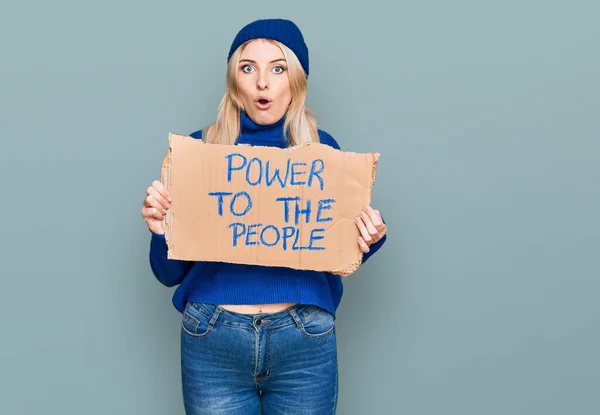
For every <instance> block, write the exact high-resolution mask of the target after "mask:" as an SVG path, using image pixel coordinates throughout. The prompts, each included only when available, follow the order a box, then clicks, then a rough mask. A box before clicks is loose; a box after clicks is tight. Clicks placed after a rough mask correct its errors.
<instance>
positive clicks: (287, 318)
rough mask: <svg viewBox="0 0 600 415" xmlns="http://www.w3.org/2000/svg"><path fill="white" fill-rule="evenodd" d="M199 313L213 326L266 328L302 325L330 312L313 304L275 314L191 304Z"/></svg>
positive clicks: (298, 305)
mask: <svg viewBox="0 0 600 415" xmlns="http://www.w3.org/2000/svg"><path fill="white" fill-rule="evenodd" d="M188 304H189V306H190V307H193V308H194V309H195V310H196V311H197V312H199V313H201V314H203V315H204V316H205V317H207V318H209V319H211V322H212V324H214V323H216V322H219V323H222V324H227V325H230V326H235V327H244V328H252V327H255V325H256V323H257V322H259V324H260V325H263V326H264V327H280V326H285V325H288V324H301V323H300V320H304V319H306V318H308V317H310V316H311V315H312V314H314V313H317V312H328V311H327V310H324V309H322V308H321V307H318V306H316V305H312V304H295V305H293V306H292V307H290V308H288V309H285V310H281V311H277V312H275V313H257V314H242V313H236V312H233V311H229V310H226V309H224V308H223V307H221V306H220V305H216V304H208V303H197V302H191V301H190V302H189V303H188Z"/></svg>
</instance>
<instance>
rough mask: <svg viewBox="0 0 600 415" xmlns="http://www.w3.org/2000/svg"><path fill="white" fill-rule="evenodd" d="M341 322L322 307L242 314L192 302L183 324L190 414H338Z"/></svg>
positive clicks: (184, 373)
mask: <svg viewBox="0 0 600 415" xmlns="http://www.w3.org/2000/svg"><path fill="white" fill-rule="evenodd" d="M337 365H338V362H337V346H336V336H335V320H334V317H333V315H332V314H331V313H329V312H328V311H326V310H324V309H322V308H320V307H317V306H314V305H296V306H294V307H292V308H289V309H287V310H283V311H280V312H277V313H272V314H267V313H263V314H253V315H249V314H239V313H234V312H231V311H228V310H225V309H224V308H222V307H220V306H218V305H212V304H205V303H193V302H188V303H187V305H186V307H185V310H184V312H183V316H182V324H181V376H182V387H183V401H184V406H185V411H186V414H189V415H195V414H211V415H212V414H227V415H250V414H252V415H256V414H263V415H276V414H285V415H295V414H319V415H329V414H335V411H336V405H337V396H338V366H337Z"/></svg>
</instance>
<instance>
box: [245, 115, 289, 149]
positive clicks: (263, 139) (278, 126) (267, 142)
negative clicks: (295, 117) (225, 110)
mask: <svg viewBox="0 0 600 415" xmlns="http://www.w3.org/2000/svg"><path fill="white" fill-rule="evenodd" d="M284 124H285V115H284V116H283V117H282V118H281V119H280V120H279V121H277V122H276V123H274V124H269V125H260V124H257V123H255V122H254V121H253V120H252V119H251V118H250V117H249V116H248V114H247V113H246V112H245V111H242V112H241V114H240V135H239V137H238V139H237V141H236V144H251V145H254V146H272V147H279V148H284V147H286V140H285V138H284V136H283V126H284Z"/></svg>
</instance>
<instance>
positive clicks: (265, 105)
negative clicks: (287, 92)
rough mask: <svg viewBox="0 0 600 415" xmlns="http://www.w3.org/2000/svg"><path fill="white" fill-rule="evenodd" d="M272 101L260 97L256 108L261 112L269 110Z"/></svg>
mask: <svg viewBox="0 0 600 415" xmlns="http://www.w3.org/2000/svg"><path fill="white" fill-rule="evenodd" d="M271 103H272V101H271V100H270V99H268V98H264V97H260V98H258V99H257V100H256V106H257V107H258V109H259V110H265V111H266V110H268V109H269V107H271Z"/></svg>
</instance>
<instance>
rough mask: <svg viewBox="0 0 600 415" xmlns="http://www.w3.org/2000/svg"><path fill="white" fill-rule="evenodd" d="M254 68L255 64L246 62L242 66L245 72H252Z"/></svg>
mask: <svg viewBox="0 0 600 415" xmlns="http://www.w3.org/2000/svg"><path fill="white" fill-rule="evenodd" d="M253 70H254V66H252V65H249V64H246V65H243V66H242V71H243V72H245V73H251V72H252V71H253Z"/></svg>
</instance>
